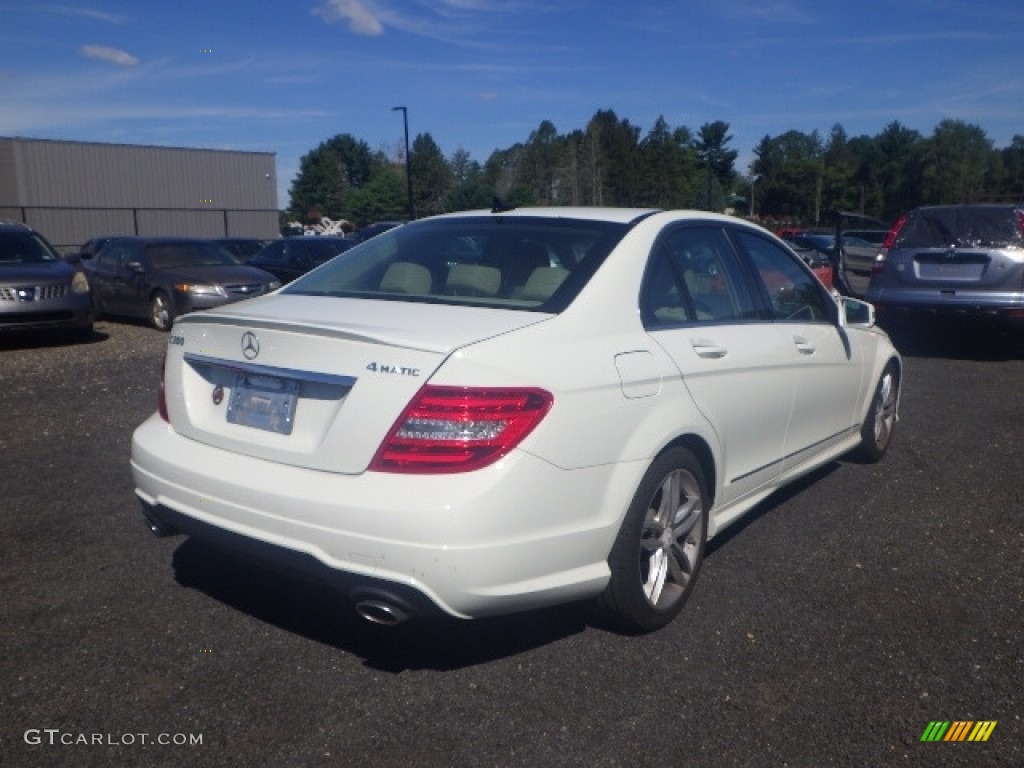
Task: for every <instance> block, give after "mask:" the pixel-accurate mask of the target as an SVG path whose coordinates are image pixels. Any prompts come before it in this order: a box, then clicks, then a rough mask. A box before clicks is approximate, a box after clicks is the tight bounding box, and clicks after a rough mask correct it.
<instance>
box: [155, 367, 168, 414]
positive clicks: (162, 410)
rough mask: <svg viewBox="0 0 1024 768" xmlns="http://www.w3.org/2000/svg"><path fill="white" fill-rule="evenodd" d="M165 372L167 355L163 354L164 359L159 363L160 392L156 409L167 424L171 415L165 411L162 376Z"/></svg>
mask: <svg viewBox="0 0 1024 768" xmlns="http://www.w3.org/2000/svg"><path fill="white" fill-rule="evenodd" d="M166 374H167V355H164V361H163V362H162V363H161V364H160V393H159V395H157V404H156V407H157V410H158V411H159V412H160V418H161V419H163V420H164V421H166V422H167V423H168V424H170V423H171V417H170V415H169V414H168V413H167V391H166V389H165V388H164V377H165V376H166Z"/></svg>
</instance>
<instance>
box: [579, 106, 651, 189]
mask: <svg viewBox="0 0 1024 768" xmlns="http://www.w3.org/2000/svg"><path fill="white" fill-rule="evenodd" d="M587 133H588V134H589V135H590V141H592V142H593V143H592V144H591V145H590V158H588V159H589V161H590V162H591V163H592V169H591V176H592V178H593V180H594V192H595V195H596V199H595V200H594V201H593V204H594V205H621V206H631V205H636V204H637V200H638V194H637V182H638V180H639V173H638V171H639V168H638V166H639V155H640V153H639V151H638V145H639V140H640V129H639V128H637V127H635V126H633V125H632V124H630V122H629V121H628V120H626V119H622V120H620V119H619V118H618V116H617V115H616V114H615V113H614V112H613V111H611V110H598V111H597V112H596V113H595V114H594V116H593V117H592V118H591V119H590V123H589V124H588V125H587Z"/></svg>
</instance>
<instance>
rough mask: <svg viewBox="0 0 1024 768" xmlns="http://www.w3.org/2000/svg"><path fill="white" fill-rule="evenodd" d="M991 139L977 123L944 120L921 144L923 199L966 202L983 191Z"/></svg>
mask: <svg viewBox="0 0 1024 768" xmlns="http://www.w3.org/2000/svg"><path fill="white" fill-rule="evenodd" d="M991 159H992V142H991V141H990V140H989V138H988V137H987V136H986V135H985V132H984V131H983V130H982V129H981V128H980V127H978V126H976V125H969V124H968V123H964V122H961V121H960V120H943V121H942V122H941V123H939V124H938V125H937V126H936V127H935V131H934V132H933V133H932V135H931V138H930V139H928V140H927V142H926V143H925V146H924V174H923V176H924V178H923V181H924V189H923V194H924V199H925V200H927V201H928V202H933V203H969V202H972V201H973V200H976V199H978V198H979V197H981V196H982V195H983V193H984V182H985V174H986V172H987V170H988V169H989V164H990V161H991Z"/></svg>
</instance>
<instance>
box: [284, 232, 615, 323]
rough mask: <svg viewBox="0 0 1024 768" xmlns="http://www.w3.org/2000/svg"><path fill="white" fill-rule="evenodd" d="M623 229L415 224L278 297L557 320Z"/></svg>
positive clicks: (352, 252) (330, 265)
mask: <svg viewBox="0 0 1024 768" xmlns="http://www.w3.org/2000/svg"><path fill="white" fill-rule="evenodd" d="M628 228H629V225H628V224H619V223H613V222H606V221H591V220H583V219H579V220H577V219H568V218H566V219H551V218H543V217H527V216H508V217H505V216H500V215H495V216H465V217H458V218H451V219H439V220H431V221H422V222H415V223H413V224H408V225H405V226H401V227H396V228H394V229H391V230H388V231H387V232H384V233H383V234H380V235H377V236H376V237H374V238H371V239H370V240H367V241H365V242H364V243H361V244H360V245H358V246H356V247H354V248H352V249H351V250H349V251H347V252H346V253H345V256H344V258H340V259H336V260H335V261H333V262H330V263H328V264H327V265H326V266H324V267H322V268H320V269H318V270H317V271H315V272H311V273H309V274H307V275H305V276H304V277H302V278H300V279H298V280H296V281H295V282H294V283H292V284H291V285H290V286H289V287H288V288H286V289H285V291H284V292H285V293H291V294H303V295H316V296H341V297H353V298H372V299H384V300H400V301H428V302H435V303H445V304H466V305H485V306H494V307H506V308H510V309H528V310H539V311H544V312H558V311H561V310H562V309H564V308H565V307H566V306H568V304H569V302H571V300H572V299H573V298H574V297H575V296H576V294H578V293H579V291H580V289H581V288H582V287H583V285H585V284H586V282H587V280H588V279H589V278H590V276H591V275H593V273H594V271H596V269H597V267H598V266H599V265H600V264H601V263H602V262H603V261H604V258H605V257H606V256H607V255H608V253H609V252H610V251H611V250H612V248H614V246H615V245H616V244H617V243H618V242H619V240H620V239H621V238H622V236H623V235H624V234H625V233H626V231H627V230H628Z"/></svg>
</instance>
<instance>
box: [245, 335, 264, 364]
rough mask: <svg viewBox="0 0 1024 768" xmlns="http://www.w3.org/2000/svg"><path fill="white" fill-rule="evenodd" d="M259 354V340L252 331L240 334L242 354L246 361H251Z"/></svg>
mask: <svg viewBox="0 0 1024 768" xmlns="http://www.w3.org/2000/svg"><path fill="white" fill-rule="evenodd" d="M259 353H260V340H259V339H257V338H256V334H255V333H253V332H252V331H246V332H245V333H243V334H242V354H243V355H244V356H245V359H246V360H252V359H254V358H255V357H256V355H258V354H259Z"/></svg>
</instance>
